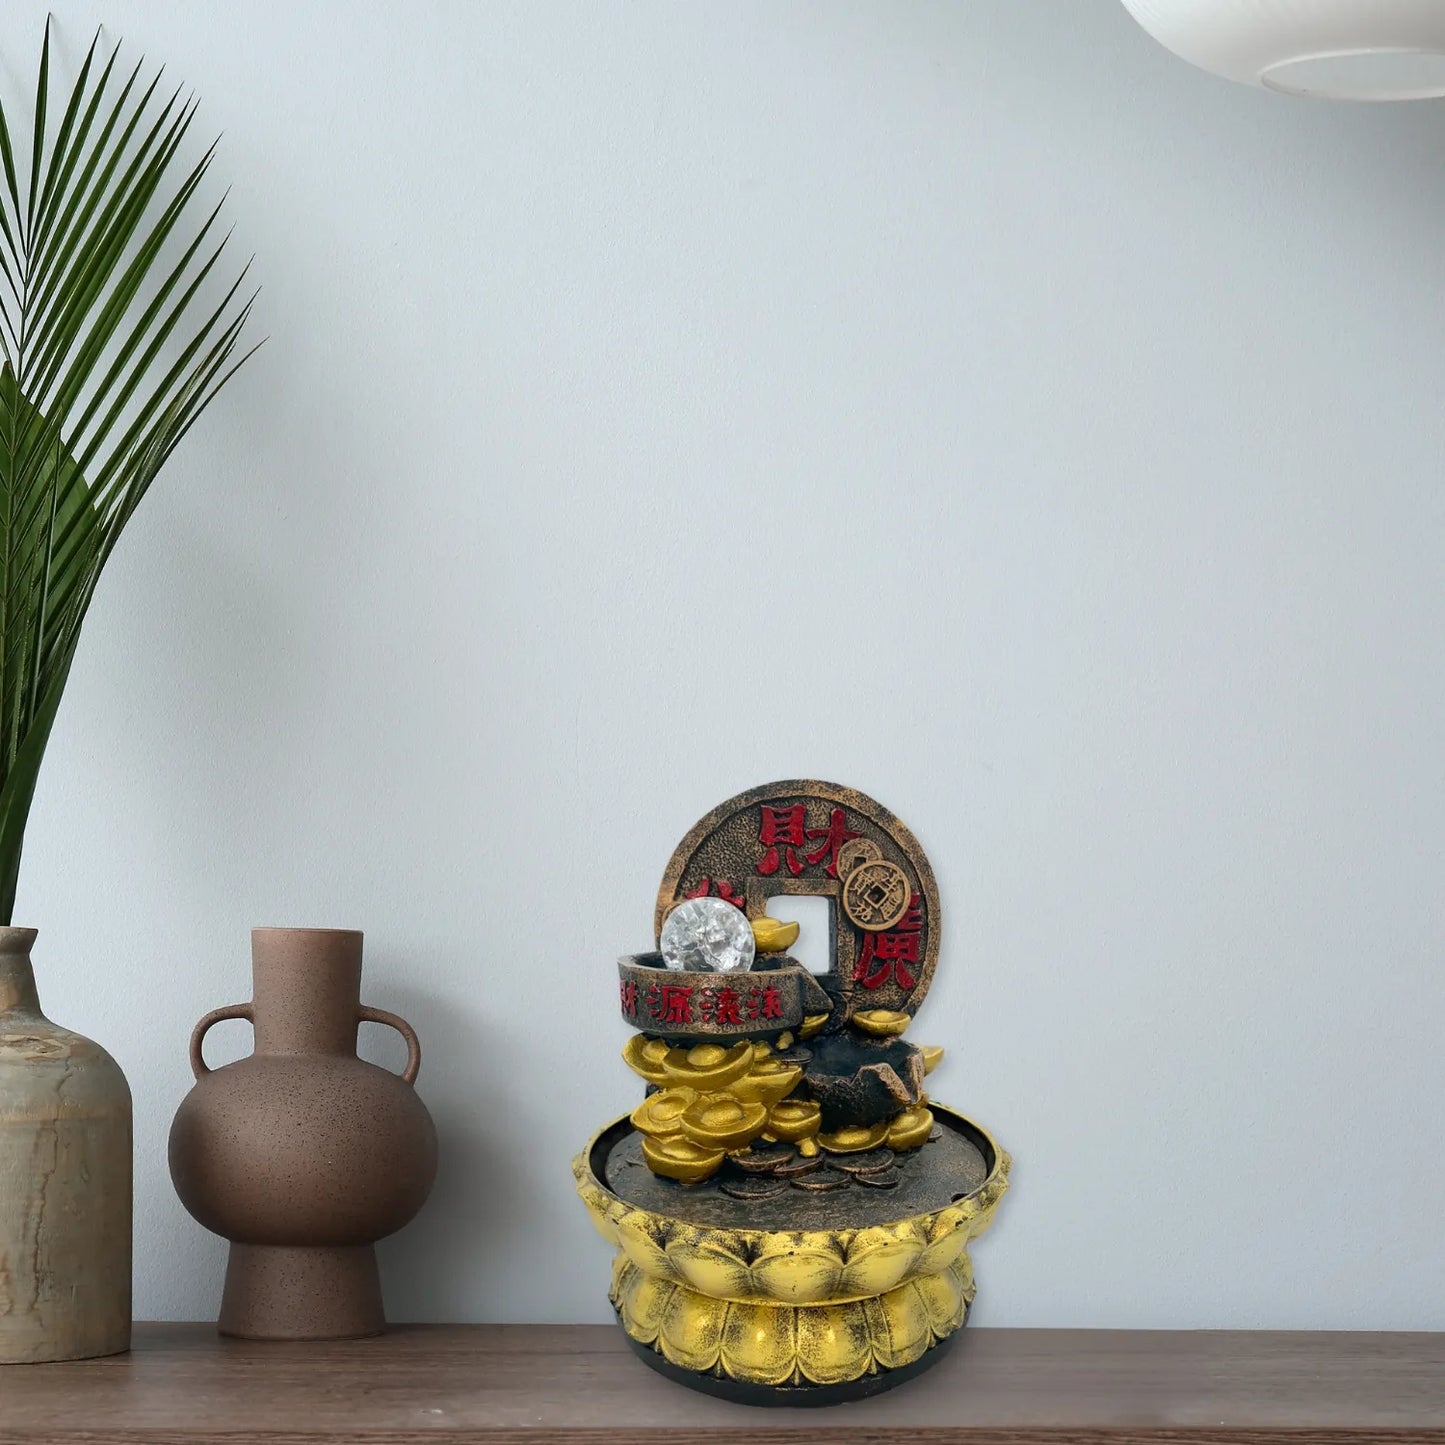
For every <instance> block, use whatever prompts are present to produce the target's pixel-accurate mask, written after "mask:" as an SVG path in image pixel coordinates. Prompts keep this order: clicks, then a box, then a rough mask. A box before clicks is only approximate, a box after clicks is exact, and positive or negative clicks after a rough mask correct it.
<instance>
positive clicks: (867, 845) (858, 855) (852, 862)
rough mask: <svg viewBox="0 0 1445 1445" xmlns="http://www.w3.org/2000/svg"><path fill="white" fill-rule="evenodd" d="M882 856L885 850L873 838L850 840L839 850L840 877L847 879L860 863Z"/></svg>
mask: <svg viewBox="0 0 1445 1445" xmlns="http://www.w3.org/2000/svg"><path fill="white" fill-rule="evenodd" d="M882 856H883V850H882V849H881V848H880V847H879V846H878V845H877V844H876V843H875V842H874V841H873V840H872V839H871V838H850V839H849V840H848V841H847V842H846V843H844V844H843V846H842V847H841V848H839V849H838V857H837V871H838V877H840V878H846V877H847V876H848V875H849V874H850V873H851V872H852V871H853V870H854V869H855V868H856V867H857V866H858V865H859V864H860V863H871V862H872V861H873V860H874V859H875V858H881V857H882Z"/></svg>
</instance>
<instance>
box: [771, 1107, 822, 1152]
mask: <svg viewBox="0 0 1445 1445" xmlns="http://www.w3.org/2000/svg"><path fill="white" fill-rule="evenodd" d="M822 1119H823V1115H822V1111H821V1110H820V1109H819V1108H818V1106H817V1104H815V1103H814V1102H813V1101H812V1100H811V1099H784V1100H782V1102H781V1103H777V1104H774V1105H773V1107H772V1109H771V1110H770V1112H769V1114H768V1133H769V1134H771V1135H772V1136H773V1138H774V1139H781V1140H782V1141H783V1142H784V1143H785V1144H800V1143H802V1142H803V1141H804V1140H806V1139H811V1138H812V1137H813V1136H814V1135H815V1134H816V1133H817V1132H818V1126H819V1124H821V1123H822Z"/></svg>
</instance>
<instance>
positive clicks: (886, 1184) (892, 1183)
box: [853, 1168, 903, 1189]
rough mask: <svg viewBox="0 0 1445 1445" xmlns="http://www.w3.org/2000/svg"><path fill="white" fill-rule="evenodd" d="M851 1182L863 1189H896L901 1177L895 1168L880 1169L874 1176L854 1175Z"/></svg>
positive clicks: (901, 1179) (900, 1182)
mask: <svg viewBox="0 0 1445 1445" xmlns="http://www.w3.org/2000/svg"><path fill="white" fill-rule="evenodd" d="M853 1182H854V1183H855V1184H861V1185H863V1187H864V1188H865V1189H897V1188H898V1186H899V1185H900V1184H902V1183H903V1175H902V1174H901V1173H900V1172H899V1171H898V1170H897V1169H896V1168H889V1169H880V1170H879V1171H878V1172H877V1173H876V1174H855V1175H854V1176H853Z"/></svg>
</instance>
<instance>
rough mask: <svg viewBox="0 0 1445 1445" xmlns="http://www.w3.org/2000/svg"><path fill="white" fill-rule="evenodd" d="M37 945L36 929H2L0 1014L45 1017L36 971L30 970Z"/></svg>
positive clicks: (0, 946) (0, 930)
mask: <svg viewBox="0 0 1445 1445" xmlns="http://www.w3.org/2000/svg"><path fill="white" fill-rule="evenodd" d="M34 944H35V930H34V929H33V928H0V1014H17V1015H20V1016H22V1017H31V1016H33V1017H36V1018H39V1017H40V1016H41V1014H40V997H39V995H38V994H37V993H36V992H35V970H34V969H33V968H32V967H31V966H30V950H31V948H32V947H33V946H34Z"/></svg>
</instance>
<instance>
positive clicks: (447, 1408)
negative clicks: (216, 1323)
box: [0, 1324, 1445, 1445]
mask: <svg viewBox="0 0 1445 1445" xmlns="http://www.w3.org/2000/svg"><path fill="white" fill-rule="evenodd" d="M1442 1380H1445V1334H1349V1333H1291V1334H1278V1333H1265V1332H1260V1333H1204V1332H1180V1333H1168V1332H1154V1331H1139V1332H1135V1331H1119V1330H1096V1331H1086V1330H990V1329H976V1328H972V1327H971V1328H969V1329H967V1330H964V1331H963V1332H962V1334H961V1335H960V1336H959V1339H958V1341H957V1343H956V1344H955V1346H954V1348H953V1350H952V1352H951V1353H950V1354H949V1355H948V1356H947V1357H946V1358H945V1359H944V1360H942V1361H941V1362H940V1363H939V1364H938V1365H937V1366H936V1367H935V1368H934V1369H932V1370H930V1371H929V1372H928V1373H927V1374H926V1375H924V1376H922V1377H921V1378H919V1379H918V1380H916V1381H914V1382H913V1383H912V1384H911V1385H910V1386H909V1388H908V1389H906V1390H901V1391H897V1392H895V1393H893V1394H891V1395H886V1396H883V1397H881V1398H879V1399H876V1400H864V1401H860V1402H857V1403H854V1404H849V1405H840V1406H836V1407H833V1408H829V1409H823V1410H811V1411H803V1410H758V1409H752V1408H749V1407H747V1406H744V1405H730V1404H726V1403H724V1402H722V1401H719V1400H713V1399H708V1398H706V1397H704V1396H701V1395H697V1394H695V1393H691V1392H689V1391H686V1390H683V1389H682V1388H681V1387H679V1386H677V1385H675V1384H672V1383H670V1382H669V1381H667V1380H664V1379H662V1378H661V1377H659V1376H657V1375H655V1374H654V1373H653V1372H652V1371H650V1370H648V1369H646V1368H645V1367H644V1366H643V1365H642V1364H641V1363H640V1362H639V1361H638V1360H636V1359H634V1358H633V1356H632V1354H631V1351H630V1349H629V1346H628V1343H627V1340H626V1338H625V1337H624V1336H623V1334H622V1332H621V1331H620V1330H618V1329H617V1328H615V1327H614V1326H611V1325H607V1326H598V1325H566V1326H557V1325H505V1326H501V1325H479V1326H464V1325H457V1326H451V1325H447V1326H402V1327H399V1328H397V1329H395V1330H394V1331H393V1332H392V1333H390V1334H387V1335H383V1336H380V1337H378V1338H375V1339H369V1340H355V1341H347V1342H337V1343H325V1344H260V1343H255V1342H250V1341H244V1340H226V1339H221V1338H218V1337H217V1336H216V1334H215V1332H214V1329H213V1328H212V1327H211V1326H207V1325H186V1324H179V1325H178V1324H142V1325H137V1326H136V1331H135V1348H134V1350H133V1352H132V1353H131V1354H129V1355H118V1356H114V1357H111V1358H109V1359H102V1360H87V1361H83V1362H77V1363H73V1364H55V1365H17V1366H12V1367H9V1368H7V1369H6V1370H5V1371H4V1372H3V1373H0V1442H3V1445H19V1442H26V1445H62V1442H64V1445H99V1442H102V1441H105V1442H116V1445H140V1442H147V1445H204V1442H206V1441H211V1440H214V1441H225V1442H226V1445H318V1442H330V1445H339V1442H342V1441H346V1442H361V1445H424V1442H439V1441H446V1442H448V1445H483V1442H486V1445H524V1442H525V1445H541V1442H544V1441H545V1442H557V1445H603V1442H613V1441H615V1442H619V1445H620V1442H629V1445H630V1442H633V1441H639V1440H646V1441H647V1442H648V1445H703V1442H705V1445H764V1442H769V1441H788V1442H802V1441H815V1440H818V1439H827V1440H829V1441H834V1442H838V1445H885V1442H889V1445H891V1442H894V1441H908V1442H917V1445H944V1442H950V1445H953V1442H957V1445H1106V1442H1115V1445H1146V1442H1147V1445H1216V1442H1217V1445H1317V1442H1318V1445H1344V1442H1386V1441H1400V1442H1403V1441H1415V1442H1431V1445H1442V1442H1445V1391H1442V1389H1441V1382H1442Z"/></svg>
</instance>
